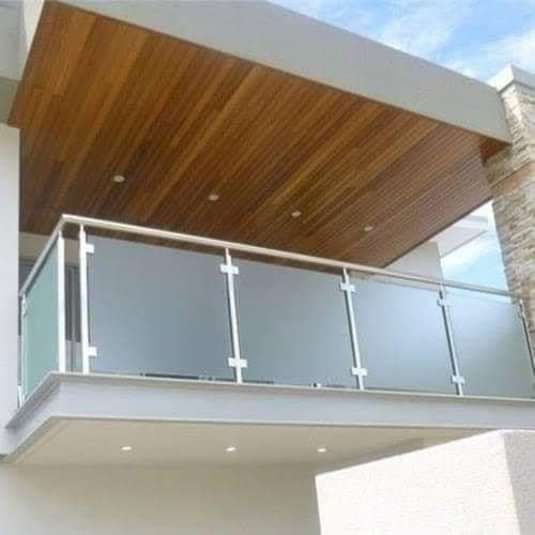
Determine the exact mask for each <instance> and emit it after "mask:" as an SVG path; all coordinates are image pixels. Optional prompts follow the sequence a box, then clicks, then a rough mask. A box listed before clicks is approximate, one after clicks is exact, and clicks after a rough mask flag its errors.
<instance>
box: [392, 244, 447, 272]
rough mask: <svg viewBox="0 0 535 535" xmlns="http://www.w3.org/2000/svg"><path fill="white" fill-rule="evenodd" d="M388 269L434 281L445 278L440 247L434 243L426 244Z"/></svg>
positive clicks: (393, 263)
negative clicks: (429, 278)
mask: <svg viewBox="0 0 535 535" xmlns="http://www.w3.org/2000/svg"><path fill="white" fill-rule="evenodd" d="M388 269H391V270H393V271H400V272H402V273H412V274H414V275H421V276H424V277H431V278H434V279H441V278H442V277H443V274H442V265H441V263H440V252H439V250H438V245H437V244H436V243H435V242H432V241H428V242H425V243H423V244H422V245H420V246H419V247H416V249H413V250H412V251H410V252H409V253H407V254H406V255H403V256H402V257H401V258H399V259H398V260H396V261H395V262H392V264H390V265H389V266H388Z"/></svg>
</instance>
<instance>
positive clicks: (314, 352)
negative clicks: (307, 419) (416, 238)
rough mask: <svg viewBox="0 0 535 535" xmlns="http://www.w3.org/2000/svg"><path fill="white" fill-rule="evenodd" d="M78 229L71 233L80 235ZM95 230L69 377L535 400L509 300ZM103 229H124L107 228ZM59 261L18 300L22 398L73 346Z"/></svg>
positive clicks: (516, 311)
mask: <svg viewBox="0 0 535 535" xmlns="http://www.w3.org/2000/svg"><path fill="white" fill-rule="evenodd" d="M78 219H80V218H72V221H70V225H71V226H72V227H74V228H76V226H77V225H78V226H79V225H81V224H83V222H84V221H83V220H82V221H80V223H78ZM108 225H109V229H108ZM90 226H91V225H88V229H87V230H88V231H89V235H88V242H89V244H91V245H92V246H93V247H89V248H85V246H83V247H82V248H81V252H80V258H81V259H83V258H84V257H83V256H82V255H84V254H86V253H87V256H86V261H84V262H81V263H80V271H78V270H76V271H75V272H74V271H73V273H76V277H80V280H81V281H83V280H84V279H83V278H84V277H86V278H87V292H86V291H85V290H84V288H85V285H84V284H82V285H78V284H74V283H73V280H72V275H71V276H70V277H67V292H66V294H67V296H66V300H68V301H69V302H71V303H72V304H71V306H70V308H69V307H67V308H68V309H69V310H70V309H72V310H73V312H72V313H70V312H69V313H68V314H67V322H66V324H67V329H66V330H67V332H66V334H65V337H66V338H67V339H68V340H70V342H71V345H72V346H73V347H75V348H76V349H77V351H76V352H74V351H72V352H71V353H72V354H71V357H70V358H69V356H68V355H69V352H67V359H66V360H65V362H66V364H65V366H66V369H65V370H64V371H77V372H84V373H100V374H102V373H104V374H120V375H134V376H142V377H159V378H168V379H187V380H211V381H227V382H230V381H235V382H243V383H246V384H247V383H249V384H264V385H295V386H299V387H316V388H342V389H357V388H360V389H364V390H367V391H372V392H373V391H392V392H401V393H403V392H423V393H439V394H445V395H472V396H498V397H506V398H530V399H531V398H533V397H534V388H533V370H532V355H531V347H530V345H529V343H528V339H527V337H526V324H525V320H524V318H523V317H522V314H521V309H520V307H519V304H518V303H517V302H516V301H515V300H513V299H512V298H511V296H509V295H508V294H507V293H506V292H499V291H494V293H493V292H490V293H489V292H486V291H482V290H479V289H477V288H474V287H471V288H469V289H468V288H466V287H462V285H452V287H446V286H444V284H441V283H440V282H438V283H437V282H436V281H426V280H424V279H413V278H411V277H410V276H399V275H396V274H392V273H388V272H385V271H383V270H373V269H369V268H361V269H360V270H359V269H355V266H347V268H346V269H347V270H348V271H344V269H343V267H344V266H343V265H342V267H340V264H337V263H335V262H330V261H325V264H323V263H322V261H318V260H317V259H316V260H315V261H310V262H308V263H307V261H306V259H302V258H295V256H296V255H292V254H291V253H280V252H278V253H276V254H273V253H272V252H270V251H265V252H264V251H263V250H260V249H258V250H254V251H253V252H251V248H247V247H246V246H240V245H236V246H235V249H236V250H234V249H233V248H232V244H227V243H223V242H217V241H214V240H207V239H203V238H195V237H186V241H187V242H188V243H190V244H191V243H193V244H196V246H195V250H190V249H185V248H184V243H183V237H182V236H180V235H176V236H175V235H174V234H173V233H161V238H166V240H167V241H166V242H165V244H166V245H165V246H162V245H154V244H150V245H149V244H147V243H143V242H142V241H141V240H140V239H139V236H138V240H136V241H132V240H130V239H116V238H111V237H108V236H102V235H100V234H98V233H97V232H96V231H95V232H94V233H91V229H90ZM121 228H122V227H121ZM102 229H107V230H111V231H113V230H117V229H116V228H115V227H114V224H113V223H107V222H100V223H99V232H100V231H101V230H102ZM127 230H130V229H127ZM136 233H139V234H143V231H142V230H141V229H139V228H135V229H134V230H133V231H132V234H136ZM149 234H150V237H152V238H158V237H160V233H159V231H151V233H149ZM84 236H85V232H84ZM175 238H176V243H175V242H174V241H173V240H174V239H175ZM181 240H182V241H181ZM201 246H202V247H201ZM208 246H209V247H208ZM86 249H87V250H86ZM93 249H94V250H93ZM270 254H271V255H272V258H269V256H270ZM59 257H60V256H59V255H58V251H57V247H56V246H53V247H51V248H50V250H49V252H48V254H47V255H46V257H45V258H44V259H43V260H42V262H41V265H40V266H39V269H38V270H37V271H36V274H35V276H34V277H33V281H32V282H31V284H29V285H27V286H26V288H24V289H23V292H22V302H23V305H24V308H23V314H22V321H21V330H22V332H21V390H22V394H23V397H27V395H28V394H29V393H31V392H32V390H33V389H34V388H35V387H36V385H37V384H38V383H39V382H40V381H41V380H42V379H43V377H44V376H45V375H46V374H47V372H49V371H52V370H57V369H58V363H59V362H60V358H59V356H58V354H59V352H60V349H61V347H62V344H65V340H64V339H63V340H61V339H60V336H61V332H62V330H61V329H60V328H59V323H58V322H59V321H60V319H59V318H60V317H61V315H60V314H59V312H58V311H61V310H62V303H61V302H60V301H58V300H60V299H62V296H61V292H58V284H59V283H60V280H59V277H58V273H61V266H58V258H59ZM266 260H267V261H266ZM85 266H87V267H85ZM69 281H70V282H69ZM75 282H77V281H75ZM69 288H70V289H69ZM73 292H74V293H75V294H76V295H73ZM494 294H499V295H494ZM84 317H85V318H86V321H87V328H86V331H88V332H87V335H86V336H87V342H86V343H84V335H83V333H84V332H85V331H84ZM79 324H80V325H81V326H80V325H79ZM58 333H59V334H58ZM353 333H354V336H353V335H352V334H353ZM73 340H74V341H75V344H74V345H73V344H72V341H73ZM79 340H81V342H80V343H79V342H78V341H79ZM93 347H94V350H93ZM75 353H76V354H75ZM84 363H85V365H84Z"/></svg>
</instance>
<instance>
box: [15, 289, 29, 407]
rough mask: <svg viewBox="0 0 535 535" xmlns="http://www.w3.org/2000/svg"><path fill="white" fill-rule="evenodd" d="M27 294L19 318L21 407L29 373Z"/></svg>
mask: <svg viewBox="0 0 535 535" xmlns="http://www.w3.org/2000/svg"><path fill="white" fill-rule="evenodd" d="M26 307H27V302H26V294H22V297H21V298H20V309H19V318H20V348H19V369H18V376H19V377H18V381H19V385H18V389H17V390H18V392H17V394H18V401H19V407H20V406H21V405H22V403H23V402H24V399H25V392H24V385H25V384H26V380H25V376H26V374H27V373H28V371H27V369H26V368H27V363H26V362H25V358H24V357H25V355H24V351H26V325H25V323H26V322H25V319H24V318H25V316H26Z"/></svg>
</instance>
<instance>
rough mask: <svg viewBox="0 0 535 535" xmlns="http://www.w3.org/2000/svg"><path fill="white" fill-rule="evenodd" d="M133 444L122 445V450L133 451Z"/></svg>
mask: <svg viewBox="0 0 535 535" xmlns="http://www.w3.org/2000/svg"><path fill="white" fill-rule="evenodd" d="M132 450H133V448H132V446H121V451H132Z"/></svg>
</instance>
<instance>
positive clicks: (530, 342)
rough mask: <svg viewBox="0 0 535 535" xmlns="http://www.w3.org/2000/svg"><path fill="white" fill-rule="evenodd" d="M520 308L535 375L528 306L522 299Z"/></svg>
mask: <svg viewBox="0 0 535 535" xmlns="http://www.w3.org/2000/svg"><path fill="white" fill-rule="evenodd" d="M518 308H519V311H520V319H521V321H522V328H523V330H524V336H525V337H526V344H527V346H528V352H529V358H530V360H531V368H532V370H533V373H534V374H535V350H534V349H533V342H532V341H531V334H530V332H529V324H528V318H527V316H526V306H525V304H524V301H523V300H522V299H519V300H518Z"/></svg>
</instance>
